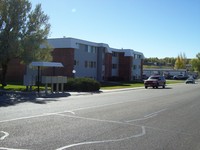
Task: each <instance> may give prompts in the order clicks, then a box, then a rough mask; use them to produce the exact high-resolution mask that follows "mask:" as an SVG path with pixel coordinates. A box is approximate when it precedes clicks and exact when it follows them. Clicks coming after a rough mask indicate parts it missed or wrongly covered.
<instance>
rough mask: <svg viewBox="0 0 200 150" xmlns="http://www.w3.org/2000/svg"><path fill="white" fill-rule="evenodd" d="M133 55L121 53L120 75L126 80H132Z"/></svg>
mask: <svg viewBox="0 0 200 150" xmlns="http://www.w3.org/2000/svg"><path fill="white" fill-rule="evenodd" d="M132 62H133V57H131V56H124V53H119V77H122V78H123V79H124V80H127V81H128V80H131V68H132Z"/></svg>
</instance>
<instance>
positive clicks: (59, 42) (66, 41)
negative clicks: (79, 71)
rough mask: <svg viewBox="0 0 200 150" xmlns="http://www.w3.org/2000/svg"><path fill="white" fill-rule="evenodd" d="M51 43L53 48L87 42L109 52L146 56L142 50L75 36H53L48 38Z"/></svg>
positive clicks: (71, 46) (75, 46)
mask: <svg viewBox="0 0 200 150" xmlns="http://www.w3.org/2000/svg"><path fill="white" fill-rule="evenodd" d="M48 42H49V44H50V45H51V46H52V47H53V48H75V49H76V48H79V47H78V46H79V44H85V45H90V46H95V47H104V48H105V49H106V51H107V52H108V53H112V52H124V53H125V56H132V57H134V55H135V54H136V55H140V56H141V58H142V59H143V58H144V55H143V53H142V52H138V51H134V50H132V49H116V48H111V47H109V45H108V44H105V43H96V42H90V41H86V40H80V39H75V38H70V37H68V38H65V37H64V38H53V39H48Z"/></svg>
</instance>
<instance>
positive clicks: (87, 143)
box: [56, 126, 146, 150]
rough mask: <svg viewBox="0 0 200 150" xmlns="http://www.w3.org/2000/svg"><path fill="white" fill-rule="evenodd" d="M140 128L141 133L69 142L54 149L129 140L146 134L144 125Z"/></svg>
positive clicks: (62, 149)
mask: <svg viewBox="0 0 200 150" xmlns="http://www.w3.org/2000/svg"><path fill="white" fill-rule="evenodd" d="M141 128H142V132H141V133H139V134H136V135H132V136H129V137H125V138H120V139H113V140H104V141H89V142H82V143H76V144H70V145H67V146H63V147H61V148H58V149H56V150H64V149H67V148H71V147H76V146H81V145H89V144H100V143H109V142H121V141H125V140H129V139H132V138H137V137H140V136H143V135H145V134H146V131H145V127H144V126H141Z"/></svg>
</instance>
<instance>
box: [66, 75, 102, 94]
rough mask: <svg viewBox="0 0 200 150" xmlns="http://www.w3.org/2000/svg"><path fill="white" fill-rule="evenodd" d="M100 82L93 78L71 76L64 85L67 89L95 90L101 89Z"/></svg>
mask: <svg viewBox="0 0 200 150" xmlns="http://www.w3.org/2000/svg"><path fill="white" fill-rule="evenodd" d="M100 86H101V85H100V83H99V82H98V81H96V80H94V79H91V78H70V79H68V81H67V84H66V85H65V87H64V90H66V91H77V92H94V91H99V89H100Z"/></svg>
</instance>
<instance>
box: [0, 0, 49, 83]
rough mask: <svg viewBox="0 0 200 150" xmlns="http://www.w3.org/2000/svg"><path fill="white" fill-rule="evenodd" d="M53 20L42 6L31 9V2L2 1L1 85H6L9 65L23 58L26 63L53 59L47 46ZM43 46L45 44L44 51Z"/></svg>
mask: <svg viewBox="0 0 200 150" xmlns="http://www.w3.org/2000/svg"><path fill="white" fill-rule="evenodd" d="M48 20H49V17H48V16H47V15H45V14H44V12H43V11H42V9H41V5H40V4H38V5H37V6H36V7H35V9H34V10H31V3H30V2H29V1H28V0H1V1H0V66H1V68H2V74H1V84H2V85H3V86H5V85H6V72H7V67H8V63H9V61H10V60H12V59H13V58H19V59H20V60H21V61H22V62H23V63H25V64H28V63H30V62H31V61H37V60H43V61H47V60H50V59H51V53H50V51H51V50H52V49H51V48H50V47H49V46H48V44H47V43H46V39H47V37H48V34H49V31H50V24H49V23H48ZM41 45H44V46H43V47H45V48H41Z"/></svg>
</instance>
